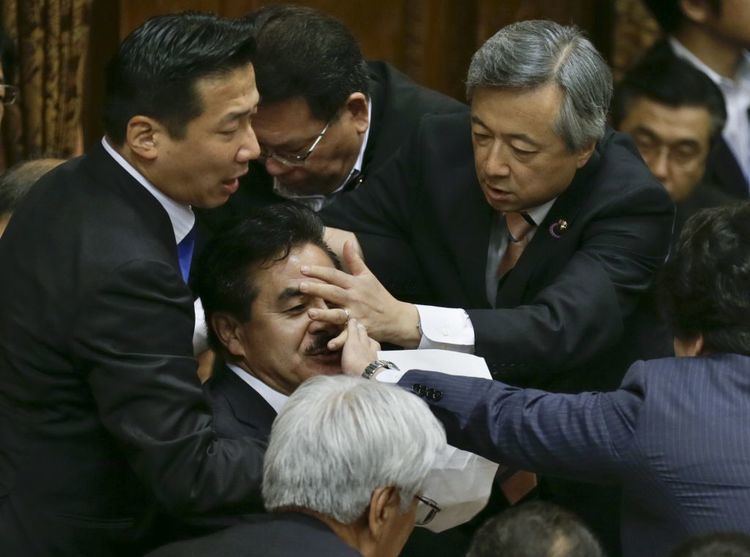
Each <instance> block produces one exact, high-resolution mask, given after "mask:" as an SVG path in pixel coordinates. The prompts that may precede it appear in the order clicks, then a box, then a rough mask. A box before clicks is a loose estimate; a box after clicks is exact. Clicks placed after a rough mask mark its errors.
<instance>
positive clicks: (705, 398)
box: [399, 354, 750, 557]
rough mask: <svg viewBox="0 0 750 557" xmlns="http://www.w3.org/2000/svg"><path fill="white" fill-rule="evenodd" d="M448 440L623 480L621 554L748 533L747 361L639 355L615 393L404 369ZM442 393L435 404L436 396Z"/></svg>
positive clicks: (541, 467) (545, 468)
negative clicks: (552, 389) (699, 537)
mask: <svg viewBox="0 0 750 557" xmlns="http://www.w3.org/2000/svg"><path fill="white" fill-rule="evenodd" d="M399 385H401V386H403V387H405V388H408V389H412V390H413V391H415V392H416V391H418V392H420V393H421V396H422V397H423V398H424V399H425V401H426V402H427V403H428V404H430V405H431V407H432V410H433V412H434V413H435V415H436V416H437V417H438V418H439V419H440V420H441V421H442V422H443V425H445V428H446V432H447V435H448V442H449V443H451V444H453V445H455V446H457V447H460V448H462V449H465V450H468V451H472V452H475V453H477V454H480V455H482V456H485V457H486V458H489V459H491V460H497V461H500V462H507V463H510V464H513V465H516V466H519V467H521V468H524V469H526V470H533V471H536V472H540V473H544V474H550V475H559V476H564V477H569V478H574V479H580V480H584V481H600V482H617V483H620V484H622V486H623V514H622V541H623V552H624V554H625V556H626V557H647V556H651V555H653V556H659V557H661V556H663V555H667V554H669V553H670V551H671V550H672V549H673V547H674V546H675V545H676V544H678V543H680V542H681V541H682V540H684V539H685V538H687V537H689V536H693V535H696V534H702V533H708V532H714V531H739V532H746V533H750V467H749V466H748V462H750V429H748V428H747V427H745V424H747V423H748V421H749V420H750V357H748V356H740V355H738V354H714V355H710V356H706V357H697V358H666V359H661V360H651V361H648V362H637V363H636V364H634V365H633V366H632V367H631V368H630V370H629V371H628V374H627V375H626V377H625V379H624V380H623V382H622V385H620V387H619V389H618V390H616V391H614V392H608V393H582V394H579V395H562V394H554V393H547V392H543V391H538V390H534V389H527V390H523V389H517V388H514V387H510V386H508V385H505V384H503V383H500V382H498V381H487V380H481V379H469V378H465V377H453V376H448V375H444V374H440V373H434V372H423V371H410V372H407V373H406V375H405V376H404V377H403V378H402V379H401V381H399ZM438 399H439V400H438Z"/></svg>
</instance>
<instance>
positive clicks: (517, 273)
mask: <svg viewBox="0 0 750 557" xmlns="http://www.w3.org/2000/svg"><path fill="white" fill-rule="evenodd" d="M605 140H606V137H605V138H604V139H603V140H602V141H605ZM599 159H600V155H599V145H597V148H596V150H595V151H594V152H593V154H592V155H591V158H590V159H589V161H588V163H586V165H585V166H584V167H583V168H581V169H580V170H579V171H578V172H576V174H575V176H574V177H573V181H572V182H571V183H570V186H568V189H566V190H565V191H564V192H563V193H562V194H561V195H560V196H559V197H558V198H557V201H555V203H554V204H553V205H552V207H551V208H550V210H549V213H547V216H546V217H545V218H544V221H542V223H541V224H540V225H539V228H538V230H537V231H536V233H535V234H534V237H533V238H532V239H531V242H529V245H528V246H526V249H525V250H524V251H523V253H522V254H521V257H520V259H519V260H518V263H516V266H515V267H514V268H513V269H512V270H511V271H510V273H509V274H508V276H507V278H506V280H504V281H503V282H501V283H500V285H499V286H498V291H497V300H496V302H495V306H496V307H498V308H512V307H516V306H518V305H521V304H522V303H524V301H525V298H524V294H525V292H526V289H527V287H528V285H529V282H530V281H531V279H532V276H533V273H534V272H535V270H536V269H538V267H539V265H540V264H541V263H542V262H544V261H545V260H547V259H549V254H551V253H555V251H556V249H557V248H558V246H557V245H556V243H557V242H558V238H556V237H555V234H556V233H557V232H558V230H559V225H560V224H561V223H562V222H563V221H564V222H565V223H566V225H567V228H568V229H570V227H571V226H572V225H573V223H574V222H575V218H576V216H577V215H578V212H579V211H580V209H581V206H582V205H583V202H584V200H585V199H586V198H587V197H588V195H589V189H590V187H591V184H592V180H591V176H592V175H593V174H594V173H595V172H596V170H597V169H598V167H599ZM553 229H554V230H553Z"/></svg>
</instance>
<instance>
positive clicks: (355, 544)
mask: <svg viewBox="0 0 750 557" xmlns="http://www.w3.org/2000/svg"><path fill="white" fill-rule="evenodd" d="M295 510H296V511H298V512H301V513H304V514H307V515H309V516H312V517H314V518H317V519H318V520H320V521H321V522H322V523H323V524H325V525H326V526H328V527H329V528H330V529H331V530H332V531H333V533H334V534H336V537H338V538H339V539H340V540H341V541H343V542H344V543H345V544H346V545H348V546H349V547H352V548H354V549H356V550H357V551H359V552H360V553H361V554H362V556H363V557H375V555H376V554H377V552H376V548H375V545H374V543H373V542H372V538H371V537H370V536H369V535H368V534H369V530H368V528H367V524H366V521H367V518H366V516H363V517H360V518H359V519H358V520H356V521H355V522H354V523H353V524H342V523H341V522H339V521H338V520H335V519H333V518H331V517H329V516H325V515H323V514H320V513H318V512H315V511H311V510H309V509H295Z"/></svg>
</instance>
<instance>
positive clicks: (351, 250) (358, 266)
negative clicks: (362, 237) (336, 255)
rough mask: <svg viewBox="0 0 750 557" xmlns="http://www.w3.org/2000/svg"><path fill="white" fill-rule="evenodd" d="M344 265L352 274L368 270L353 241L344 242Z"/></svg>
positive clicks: (359, 273)
mask: <svg viewBox="0 0 750 557" xmlns="http://www.w3.org/2000/svg"><path fill="white" fill-rule="evenodd" d="M343 255H344V265H345V266H346V268H347V269H349V272H350V273H351V274H352V275H361V274H364V273H367V272H369V269H368V268H367V265H365V262H364V261H363V260H362V257H360V255H359V253H357V249H356V248H355V247H354V243H353V242H351V241H349V240H347V241H346V242H344V253H343Z"/></svg>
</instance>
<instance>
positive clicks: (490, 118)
mask: <svg viewBox="0 0 750 557" xmlns="http://www.w3.org/2000/svg"><path fill="white" fill-rule="evenodd" d="M562 99H563V94H562V91H561V90H560V88H559V87H558V86H557V85H556V84H554V83H550V84H547V85H542V86H540V87H536V88H534V89H499V88H494V87H479V88H477V89H476V90H475V91H474V94H473V95H472V101H471V112H472V116H474V117H475V118H478V119H479V120H481V122H482V124H483V125H484V126H485V127H487V128H488V129H490V130H491V131H493V132H494V133H496V134H498V135H503V134H508V135H513V134H526V135H530V136H532V137H538V138H542V137H547V138H549V136H556V134H555V132H554V129H553V126H554V123H555V120H556V119H557V115H558V113H559V111H560V104H561V103H562Z"/></svg>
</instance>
